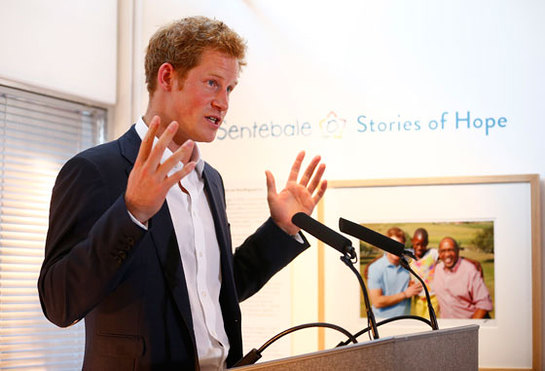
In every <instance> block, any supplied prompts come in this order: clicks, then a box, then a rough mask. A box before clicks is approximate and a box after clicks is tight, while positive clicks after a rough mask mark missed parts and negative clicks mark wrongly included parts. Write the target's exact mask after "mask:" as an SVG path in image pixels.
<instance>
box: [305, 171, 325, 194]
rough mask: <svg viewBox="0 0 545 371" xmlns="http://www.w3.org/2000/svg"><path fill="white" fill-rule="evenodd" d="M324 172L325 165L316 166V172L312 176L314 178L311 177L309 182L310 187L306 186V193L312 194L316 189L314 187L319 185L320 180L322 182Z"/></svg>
mask: <svg viewBox="0 0 545 371" xmlns="http://www.w3.org/2000/svg"><path fill="white" fill-rule="evenodd" d="M315 167H316V166H315ZM313 171H314V169H313ZM324 171H325V164H320V166H318V170H317V171H316V174H314V177H312V181H311V182H310V185H309V186H308V191H309V192H310V193H314V190H315V189H316V187H318V184H320V180H322V175H324Z"/></svg>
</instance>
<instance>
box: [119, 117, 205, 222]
mask: <svg viewBox="0 0 545 371" xmlns="http://www.w3.org/2000/svg"><path fill="white" fill-rule="evenodd" d="M159 124H160V119H159V117H158V116H155V117H153V119H152V120H151V122H150V124H149V128H148V132H147V134H146V136H145V137H144V139H143V140H142V144H141V145H140V150H139V151H138V156H137V158H136V161H135V163H134V167H133V168H132V170H131V173H130V174H129V179H128V183H127V190H126V192H125V204H126V205H127V209H128V210H129V212H130V213H131V214H132V215H133V216H134V217H135V218H136V219H138V221H140V222H141V223H143V224H145V223H146V222H147V221H148V220H149V219H150V218H151V217H152V216H153V215H155V214H156V213H157V212H158V211H159V209H160V208H161V206H162V205H163V202H164V201H165V198H166V196H167V193H168V190H169V189H170V188H171V187H172V186H173V185H175V184H176V183H178V182H179V181H180V180H181V179H182V178H183V177H184V176H186V175H187V174H189V173H190V172H191V171H192V170H193V169H194V168H195V165H196V164H195V162H189V159H190V158H191V154H192V153H193V147H194V143H193V141H191V140H188V141H186V142H185V143H184V144H183V145H181V146H180V148H178V149H177V150H176V152H174V153H173V154H172V156H170V157H169V158H168V159H167V160H166V161H165V162H163V163H162V164H161V163H160V161H161V158H162V156H163V152H164V151H165V149H166V148H167V147H168V145H169V143H170V142H171V141H172V138H173V137H174V134H176V131H177V130H178V123H177V122H176V121H172V122H171V123H170V125H168V127H167V128H166V130H165V131H164V132H163V133H162V135H161V137H160V138H159V140H158V141H157V143H156V144H155V146H154V145H153V140H154V138H155V134H156V133H157V130H158V128H159ZM180 161H181V162H182V163H183V164H184V167H183V169H182V170H179V171H177V172H175V173H173V174H171V175H170V176H168V172H169V171H170V170H171V169H172V168H173V167H174V165H176V164H177V163H178V162H180Z"/></svg>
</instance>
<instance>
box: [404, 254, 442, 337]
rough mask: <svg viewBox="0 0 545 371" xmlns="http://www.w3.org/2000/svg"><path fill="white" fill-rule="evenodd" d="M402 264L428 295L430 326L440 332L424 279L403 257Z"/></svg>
mask: <svg viewBox="0 0 545 371" xmlns="http://www.w3.org/2000/svg"><path fill="white" fill-rule="evenodd" d="M400 264H401V266H402V267H403V268H405V269H406V270H408V271H409V272H410V273H411V274H412V275H413V276H415V277H416V279H418V281H420V283H421V284H422V287H423V288H424V293H425V294H426V302H427V303H428V312H429V313H430V326H431V328H432V329H433V330H439V324H438V323H437V317H436V316H435V310H434V309H433V305H432V304H431V298H430V292H429V291H428V287H427V286H426V284H425V283H424V280H423V279H422V277H420V276H419V275H418V274H416V272H415V271H414V270H413V269H412V268H411V266H410V265H409V262H408V261H407V259H406V258H405V257H404V256H402V257H401V259H400Z"/></svg>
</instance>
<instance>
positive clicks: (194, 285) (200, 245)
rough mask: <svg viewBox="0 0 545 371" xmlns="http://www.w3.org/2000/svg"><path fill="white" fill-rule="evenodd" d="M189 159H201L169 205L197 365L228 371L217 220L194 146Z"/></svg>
mask: <svg viewBox="0 0 545 371" xmlns="http://www.w3.org/2000/svg"><path fill="white" fill-rule="evenodd" d="M147 130H148V127H147V126H146V124H145V123H144V121H143V120H142V119H141V118H140V119H139V120H138V121H137V123H136V131H137V133H138V135H139V136H140V138H141V139H143V138H144V136H145V135H146V133H147ZM155 141H157V138H155ZM171 155H172V152H171V151H170V150H169V149H168V148H167V149H166V150H165V152H164V154H163V158H162V159H161V163H162V162H164V161H165V160H166V159H167V158H168V157H170V156H171ZM191 160H192V161H197V166H196V167H195V169H194V170H193V171H192V172H191V173H189V174H188V175H187V176H186V177H184V178H183V179H182V180H181V182H180V184H177V185H175V186H173V187H172V188H171V189H170V190H169V191H168V193H167V198H166V201H167V205H168V208H169V211H170V217H171V219H172V224H173V226H174V231H175V233H176V240H177V242H178V247H179V249H180V256H181V260H182V265H183V270H184V275H185V280H186V283H187V291H188V294H189V303H190V306H191V315H192V318H193V330H194V332H195V340H196V342H197V352H198V357H199V364H200V367H201V370H218V369H223V368H225V359H226V358H227V353H228V352H229V340H228V338H227V334H226V333H225V328H224V324H223V316H222V313H221V307H220V303H219V294H220V289H221V267H220V250H219V245H218V240H217V237H216V231H215V228H214V220H213V218H212V213H211V211H210V206H209V204H208V199H207V196H206V193H205V192H204V181H203V178H202V173H203V169H204V161H203V160H202V159H201V158H200V151H199V149H198V148H197V146H196V145H195V150H194V151H193V155H192V159H191ZM182 167H183V164H182V163H178V164H177V165H176V166H175V167H174V168H173V169H172V170H171V172H170V173H169V175H171V174H172V173H173V172H175V171H178V170H180V169H182ZM131 217H132V215H131ZM133 220H134V217H133ZM138 224H140V225H141V223H138Z"/></svg>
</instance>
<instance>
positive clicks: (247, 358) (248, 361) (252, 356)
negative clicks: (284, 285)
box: [233, 322, 358, 367]
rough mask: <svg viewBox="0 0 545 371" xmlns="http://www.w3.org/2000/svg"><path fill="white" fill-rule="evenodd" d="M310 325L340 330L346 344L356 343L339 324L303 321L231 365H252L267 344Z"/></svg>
mask: <svg viewBox="0 0 545 371" xmlns="http://www.w3.org/2000/svg"><path fill="white" fill-rule="evenodd" d="M310 327H326V328H331V329H333V330H337V331H339V332H342V333H343V334H344V335H346V337H348V340H347V341H346V344H348V343H350V342H352V343H354V344H356V343H357V342H358V341H357V340H356V337H355V336H354V335H352V334H351V333H350V332H348V331H347V330H345V329H344V328H342V327H341V326H337V325H334V324H331V323H326V322H313V323H305V324H303V325H298V326H293V327H291V328H289V329H287V330H284V331H282V332H280V333H278V334H276V335H275V336H273V337H272V338H270V339H269V340H267V341H266V342H265V344H263V345H262V346H261V347H260V348H259V349H255V348H253V349H252V350H250V351H249V352H248V353H247V354H246V355H245V356H244V357H242V358H241V359H240V360H239V361H238V362H237V363H235V365H234V366H233V367H241V366H246V365H253V364H254V363H256V362H257V361H258V360H259V359H260V358H261V356H262V353H263V351H264V350H265V349H266V348H268V347H269V345H271V344H272V343H274V342H275V341H277V340H278V339H280V338H281V337H283V336H286V335H288V334H291V333H292V332H294V331H297V330H302V329H305V328H310ZM346 344H343V345H346Z"/></svg>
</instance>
